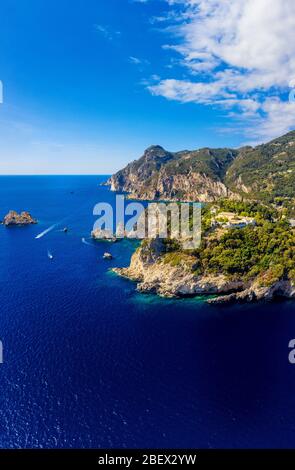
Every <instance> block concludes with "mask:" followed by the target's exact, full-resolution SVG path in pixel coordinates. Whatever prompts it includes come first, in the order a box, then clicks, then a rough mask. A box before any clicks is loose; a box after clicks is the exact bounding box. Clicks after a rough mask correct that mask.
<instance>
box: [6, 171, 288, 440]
mask: <svg viewBox="0 0 295 470" xmlns="http://www.w3.org/2000/svg"><path fill="white" fill-rule="evenodd" d="M103 179H104V178H103V177H92V176H91V177H1V178H0V214H1V216H2V215H3V216H4V215H5V214H6V213H7V211H8V210H9V209H15V210H29V211H30V212H31V213H32V214H33V216H35V217H37V218H38V220H39V224H38V225H36V226H30V227H23V228H11V229H7V228H4V227H1V226H0V310H1V312H0V339H1V341H2V343H3V348H4V364H2V365H0V447H4V448H6V447H13V448H17V447H21V448H27V447H34V448H35V447H49V448H56V447H57V448H65V447H66V448H67V447H85V448H91V447H107V448H112V447H120V448H124V447H129V448H130V447H159V448H161V447H196V448H200V447H202V448H211V447H233V448H238V447H294V441H295V424H294V409H295V393H294V392H295V366H291V365H290V364H289V363H288V342H289V340H290V339H292V338H294V337H295V315H294V313H295V312H294V304H292V303H291V302H285V303H275V304H259V305H244V306H237V305H236V306H228V307H212V306H211V307H210V306H208V305H207V304H206V303H204V301H203V300H201V299H188V300H179V301H176V300H165V299H160V298H158V297H156V296H146V295H140V294H138V293H137V292H136V290H135V286H134V284H133V283H131V282H129V281H127V280H124V279H121V278H118V277H117V276H115V275H113V274H111V273H110V272H109V268H110V267H112V266H127V265H128V263H129V260H130V256H131V254H132V252H133V250H134V248H135V245H134V244H133V243H132V242H130V241H122V242H120V243H116V244H112V245H110V244H106V243H104V242H97V243H93V242H92V241H91V240H89V234H90V231H91V229H92V226H93V223H94V220H95V218H94V217H93V215H92V211H93V207H94V205H95V204H96V203H97V202H99V201H109V202H111V203H113V202H114V197H115V195H114V194H113V193H111V192H109V191H108V190H107V188H104V187H100V186H99V182H100V181H102V180H103ZM60 221H62V222H61V223H60V225H57V226H56V227H55V228H54V229H53V230H52V231H51V232H49V233H48V234H47V235H46V236H44V237H42V238H40V239H39V240H36V239H35V237H36V235H38V234H39V233H41V232H42V231H44V230H46V229H47V228H48V227H50V226H52V225H54V224H56V223H58V222H60ZM65 225H67V226H68V227H69V233H68V234H64V233H62V232H61V231H60V229H61V228H63V227H64V226H65ZM82 238H85V239H86V241H87V242H88V243H89V244H85V243H83V242H82ZM106 249H107V250H108V251H111V253H112V254H113V256H114V259H113V260H112V261H104V260H102V255H103V253H104V252H105V251H106ZM48 250H50V252H52V254H53V256H54V259H53V260H52V261H50V260H49V259H48V256H47V251H48Z"/></svg>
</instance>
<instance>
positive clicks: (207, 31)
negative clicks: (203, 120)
mask: <svg viewBox="0 0 295 470" xmlns="http://www.w3.org/2000/svg"><path fill="white" fill-rule="evenodd" d="M166 2H167V3H169V5H171V6H172V10H171V9H170V10H169V12H168V14H167V17H166V19H167V21H168V24H167V25H166V29H167V32H169V33H173V36H174V39H175V43H174V44H168V45H166V46H165V49H167V50H169V49H170V50H172V51H174V52H176V53H177V54H179V57H180V61H179V62H178V64H179V63H180V64H181V65H182V66H184V67H185V68H186V69H187V70H188V72H189V73H190V74H191V77H192V78H191V79H186V80H177V79H176V78H175V77H173V78H169V79H168V80H161V81H159V82H158V83H157V84H155V85H153V86H150V87H149V90H150V91H151V93H153V94H154V95H161V96H164V97H166V98H168V99H173V100H177V101H180V102H196V103H201V104H206V105H210V104H211V105H219V106H222V107H223V108H225V109H228V110H230V109H231V108H232V109H233V111H234V112H237V109H238V110H239V112H240V113H241V114H242V116H243V117H244V118H245V128H246V130H247V132H249V131H250V129H251V128H249V127H247V122H246V120H247V119H248V118H249V117H251V118H252V117H253V116H252V115H253V114H254V115H255V118H256V119H255V129H254V134H255V136H256V137H257V139H259V138H260V137H264V136H266V137H273V136H274V135H277V134H278V133H280V132H285V131H288V130H289V129H290V128H292V127H295V113H294V106H292V104H290V103H289V102H288V101H284V100H283V98H282V96H283V93H284V92H286V91H287V90H288V86H289V83H290V80H292V79H294V78H295V1H294V0H218V1H217V0H166ZM160 24H163V17H162V18H161V23H160ZM278 96H280V97H281V98H279V97H278ZM281 113H283V114H284V116H283V117H282V116H281ZM231 116H232V114H231ZM272 134H273V135H272Z"/></svg>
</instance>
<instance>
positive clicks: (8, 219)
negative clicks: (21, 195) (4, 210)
mask: <svg viewBox="0 0 295 470" xmlns="http://www.w3.org/2000/svg"><path fill="white" fill-rule="evenodd" d="M36 223H37V220H35V219H33V217H32V216H31V214H30V213H29V212H26V211H23V212H21V213H20V214H18V213H17V212H16V211H9V213H8V214H7V215H6V216H5V217H4V220H3V225H5V226H6V227H8V226H9V225H30V224H36Z"/></svg>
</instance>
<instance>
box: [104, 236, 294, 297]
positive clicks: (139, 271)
mask: <svg viewBox="0 0 295 470" xmlns="http://www.w3.org/2000/svg"><path fill="white" fill-rule="evenodd" d="M165 254H166V251H165V243H164V242H163V241H162V240H159V239H155V240H149V241H147V240H146V241H145V242H144V243H143V244H142V245H141V247H139V248H138V249H137V251H136V252H135V253H134V255H133V256H132V259H131V263H130V266H129V267H128V268H115V269H114V270H113V271H114V272H115V273H117V274H118V275H120V276H123V277H126V278H128V279H130V280H132V281H135V282H136V283H137V290H138V291H139V292H142V293H154V294H158V295H160V296H162V297H189V296H197V295H204V296H210V295H218V297H216V298H214V299H209V300H208V302H209V303H210V304H224V303H229V302H253V301H259V300H267V301H270V300H273V299H274V298H275V297H285V298H289V299H294V298H295V283H294V281H292V280H283V279H281V280H276V281H274V282H273V283H271V284H269V285H261V283H260V282H259V281H258V280H257V279H253V280H251V281H250V280H248V281H247V280H245V278H244V277H243V276H241V277H238V278H235V279H230V278H229V277H227V276H226V275H224V274H223V273H217V274H206V273H205V274H202V275H197V274H195V272H194V264H195V262H196V260H195V258H194V257H192V256H189V255H184V254H183V256H182V259H181V260H180V261H179V262H178V263H177V264H173V263H172V264H171V263H167V262H166V261H165Z"/></svg>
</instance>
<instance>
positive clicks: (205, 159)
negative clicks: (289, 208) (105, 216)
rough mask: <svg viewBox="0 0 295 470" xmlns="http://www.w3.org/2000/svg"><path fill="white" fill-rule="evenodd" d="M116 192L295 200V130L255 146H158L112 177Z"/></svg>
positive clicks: (139, 196)
mask: <svg viewBox="0 0 295 470" xmlns="http://www.w3.org/2000/svg"><path fill="white" fill-rule="evenodd" d="M107 184H109V185H110V186H111V189H112V190H113V191H124V192H128V193H130V197H133V198H136V199H147V200H156V199H162V200H182V201H196V200H197V201H200V202H214V201H216V200H218V199H220V198H221V197H229V198H231V199H242V198H244V199H255V200H260V201H265V202H273V201H274V199H275V198H277V197H285V198H294V196H295V194H294V187H295V131H293V132H290V133H288V134H286V135H285V136H283V137H280V138H278V139H276V140H274V141H271V142H269V143H267V144H264V145H259V146H257V147H254V148H253V147H243V148H241V149H238V150H237V149H229V148H224V149H210V148H203V149H199V150H195V151H187V150H186V151H182V152H177V153H172V152H167V151H166V150H164V149H163V148H162V147H160V146H153V147H150V148H148V149H147V150H146V151H145V152H144V155H143V156H142V157H141V158H140V159H139V160H136V161H134V162H132V163H130V164H129V165H127V167H126V168H124V169H123V170H121V171H119V172H118V173H116V174H115V175H113V176H112V177H111V178H110V179H109V180H108V182H107Z"/></svg>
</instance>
